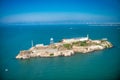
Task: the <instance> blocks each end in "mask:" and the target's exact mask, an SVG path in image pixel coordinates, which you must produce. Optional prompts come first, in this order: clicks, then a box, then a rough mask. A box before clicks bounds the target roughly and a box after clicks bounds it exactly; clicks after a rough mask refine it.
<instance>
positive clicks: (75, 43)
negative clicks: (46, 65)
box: [16, 38, 113, 59]
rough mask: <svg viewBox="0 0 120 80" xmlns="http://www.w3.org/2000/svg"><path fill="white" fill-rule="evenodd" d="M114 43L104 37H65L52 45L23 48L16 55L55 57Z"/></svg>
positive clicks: (100, 48) (84, 51)
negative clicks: (94, 38)
mask: <svg viewBox="0 0 120 80" xmlns="http://www.w3.org/2000/svg"><path fill="white" fill-rule="evenodd" d="M112 46H113V45H112V44H111V43H110V42H109V41H107V40H104V39H101V40H91V39H88V38H86V39H81V38H80V39H74V38H73V39H66V40H65V39H63V40H62V41H60V42H58V43H53V44H50V45H43V44H42V45H41V44H39V45H36V46H33V47H31V48H30V49H29V50H22V51H20V53H19V54H18V55H17V56H16V58H17V59H29V58H32V57H55V56H71V55H74V54H75V53H76V52H79V53H88V52H93V51H97V50H103V49H106V48H111V47H112Z"/></svg>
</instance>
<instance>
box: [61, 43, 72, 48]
mask: <svg viewBox="0 0 120 80" xmlns="http://www.w3.org/2000/svg"><path fill="white" fill-rule="evenodd" d="M63 46H64V47H65V48H67V49H71V48H72V45H71V44H63Z"/></svg>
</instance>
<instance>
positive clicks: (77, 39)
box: [63, 37, 89, 43]
mask: <svg viewBox="0 0 120 80" xmlns="http://www.w3.org/2000/svg"><path fill="white" fill-rule="evenodd" d="M88 39H89V37H82V38H76V39H63V42H65V43H71V42H77V41H87V40H88Z"/></svg>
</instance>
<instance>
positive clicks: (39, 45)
mask: <svg viewBox="0 0 120 80" xmlns="http://www.w3.org/2000/svg"><path fill="white" fill-rule="evenodd" d="M42 46H44V44H37V45H36V46H35V47H42Z"/></svg>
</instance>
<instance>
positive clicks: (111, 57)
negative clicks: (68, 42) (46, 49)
mask: <svg viewBox="0 0 120 80" xmlns="http://www.w3.org/2000/svg"><path fill="white" fill-rule="evenodd" d="M87 34H89V36H90V38H91V39H101V38H108V40H109V41H110V42H111V43H112V44H113V45H114V47H113V48H111V49H105V50H103V51H96V52H91V53H88V54H81V53H76V54H75V55H73V56H70V57H54V58H31V59H28V60H17V59H15V56H16V55H17V54H18V53H19V51H20V50H26V49H29V48H30V47H31V40H33V41H34V45H35V44H39V43H44V44H46V45H48V44H49V40H50V38H51V37H53V38H54V42H58V41H60V40H61V39H63V38H75V37H83V36H86V35H87ZM6 69H7V70H8V71H6ZM119 75H120V26H88V25H32V26H30V25H26V26H25V25H24V26H23V25H19V26H18V25H16V26H15V25H14V26H11V25H9V26H0V80H63V79H68V80H74V79H75V80H118V79H119Z"/></svg>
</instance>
